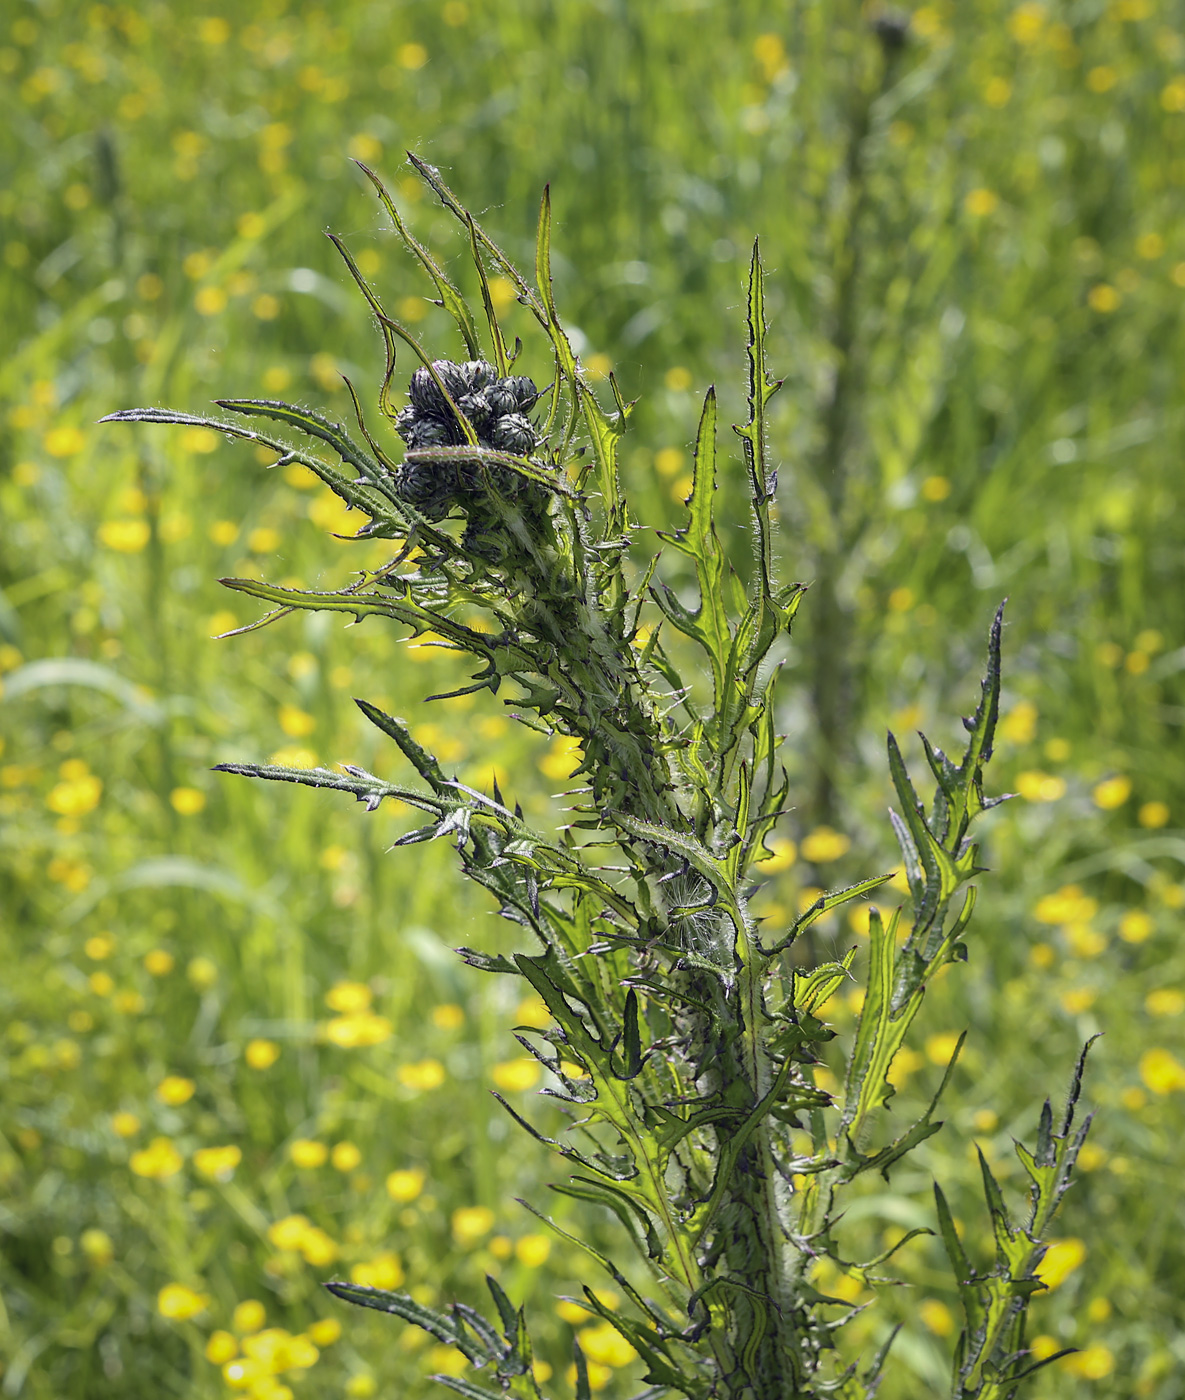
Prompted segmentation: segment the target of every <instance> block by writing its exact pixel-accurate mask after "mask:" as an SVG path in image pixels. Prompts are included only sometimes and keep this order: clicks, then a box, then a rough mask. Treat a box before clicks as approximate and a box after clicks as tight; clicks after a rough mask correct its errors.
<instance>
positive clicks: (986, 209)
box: [963, 185, 1000, 219]
mask: <svg viewBox="0 0 1185 1400" xmlns="http://www.w3.org/2000/svg"><path fill="white" fill-rule="evenodd" d="M999 206H1000V196H999V195H998V194H997V193H996V192H995V190H988V189H984V188H983V186H982V185H981V186H980V187H979V188H978V189H974V190H972V191H971V192H970V193H969V194H968V195H967V197H966V199H964V200H963V208H964V209H966V211H967V213H968V214H970V215H971V217H972V218H974V219H986V218H987V216H988V215H989V214H994V213H995V212H996V210H997V209H998V208H999Z"/></svg>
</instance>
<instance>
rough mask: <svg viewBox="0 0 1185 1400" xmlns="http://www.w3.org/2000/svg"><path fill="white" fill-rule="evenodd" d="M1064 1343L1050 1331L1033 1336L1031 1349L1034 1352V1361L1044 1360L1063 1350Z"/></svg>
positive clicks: (1030, 1344)
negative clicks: (1050, 1334) (1050, 1333)
mask: <svg viewBox="0 0 1185 1400" xmlns="http://www.w3.org/2000/svg"><path fill="white" fill-rule="evenodd" d="M1061 1349H1062V1344H1061V1343H1060V1342H1059V1341H1058V1340H1057V1339H1056V1338H1055V1337H1051V1336H1049V1335H1048V1333H1044V1332H1043V1333H1041V1334H1040V1335H1039V1336H1036V1337H1034V1338H1033V1340H1032V1341H1031V1342H1030V1343H1029V1351H1030V1352H1031V1353H1032V1357H1033V1360H1034V1361H1044V1360H1045V1358H1046V1357H1047V1356H1052V1355H1053V1354H1054V1352H1058V1351H1061Z"/></svg>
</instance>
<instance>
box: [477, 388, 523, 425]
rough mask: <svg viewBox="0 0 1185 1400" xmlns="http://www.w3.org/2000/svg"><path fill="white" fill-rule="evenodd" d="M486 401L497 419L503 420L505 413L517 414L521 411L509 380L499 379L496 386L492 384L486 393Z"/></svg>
mask: <svg viewBox="0 0 1185 1400" xmlns="http://www.w3.org/2000/svg"><path fill="white" fill-rule="evenodd" d="M485 400H486V403H488V404H489V406H490V412H491V413H492V414H493V415H494V417H495V418H501V417H502V415H503V414H504V413H517V412H518V410H519V403H518V399H517V397H516V396H515V393H514V390H513V389H512V388H511V386H510V380H508V379H499V380H498V382H497V383H496V384H491V385H490V387H489V388H488V389H487V390H486V391H485Z"/></svg>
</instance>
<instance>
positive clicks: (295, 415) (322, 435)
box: [214, 399, 399, 505]
mask: <svg viewBox="0 0 1185 1400" xmlns="http://www.w3.org/2000/svg"><path fill="white" fill-rule="evenodd" d="M214 402H215V403H216V404H217V405H218V407H219V408H225V409H227V410H228V411H229V412H231V413H241V414H243V415H244V416H247V417H250V416H255V417H259V418H274V419H275V420H276V421H277V422H279V423H289V424H291V425H292V427H294V428H299V429H300V431H301V432H302V433H307V434H308V435H309V437H314V438H318V439H319V440H320V441H321V442H325V443H328V444H329V446H330V447H332V448H333V450H334V451H335V452H336V453H337V455H338V456H339V457H340V458H341V459H342V461H343V462H349V464H350V465H351V466H352V467H354V468H355V469H356V470H357V471H358V472H360V473H361V474H362V475H363V476H364V477H365V478H366V480H367V481H368V482H369V483H370V484H371V486H373V487H374V488H375V490H376V491H381V492H382V493H383V495H384V496H385V497H386V498H387V499H388V500H389V501H391V502H393V503H395V504H396V505H398V504H399V498H398V496H396V494H395V490H394V486H393V484H392V481H391V478H390V476H389V475H388V474H387V473H386V472H384V470H383V468H382V467H381V466H380V464H379V463H378V462H377V461H375V459H374V458H373V457H372V456H371V455H370V453H369V452H365V451H363V449H362V448H360V447H359V446H358V444H357V443H356V442H354V441H353V439H352V438H351V437H350V436H349V434H348V433H347V432H346V430H345V429H344V428H343V427H342V425H341V424H340V423H334V422H331V421H330V420H329V419H328V418H326V417H324V416H323V415H322V414H320V413H317V412H316V411H315V410H313V409H311V408H297V407H296V406H295V405H294V404H290V403H283V402H281V401H280V400H279V399H215V400H214Z"/></svg>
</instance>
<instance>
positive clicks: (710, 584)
mask: <svg viewBox="0 0 1185 1400" xmlns="http://www.w3.org/2000/svg"><path fill="white" fill-rule="evenodd" d="M716 418H717V412H716V390H715V389H714V388H712V389H709V390H708V393H707V396H706V397H705V399H704V407H703V412H702V413H701V414H700V420H699V430H698V432H697V434H696V440H695V458H694V467H693V475H692V484H691V494H690V495H689V496H688V497H687V501H686V505H687V512H688V521H687V524H686V525H685V526H683V528H682V529H680V530H676V531H675V532H674V534H667V533H664V532H661V531H660V533H659V538H660V539H664V540H667V541H669V542H670V543H671V544H672V545H673V546H674V547H675V549H677V550H678V551H679V552H680V553H681V554H684V555H686V556H687V557H688V558H689V559H691V561H692V563H693V565H694V567H695V578H696V584H697V587H698V591H699V603H698V605H697V606H696V608H695V609H694V611H688V610H687V609H686V608H684V607H683V605H682V604H681V603H680V602H679V601H678V599H677V598H676V597H675V595H674V594H673V593H671V592H670V590H669V589H666V588H665V587H661V586H660V587H659V588H652V589H651V590H650V591H651V596H652V597H653V598H654V601H655V602H656V603H657V604H658V606H659V607H660V608H661V609H662V611H663V612H664V613H665V614H666V615H667V617H669V618H670V620H671V622H672V623H673V624H674V625H675V626H676V627H677V628H678V629H679V630H680V631H681V632H683V633H685V634H686V635H687V636H689V637H691V638H692V639H693V640H694V641H696V642H698V643H699V644H700V646H701V647H702V648H703V650H704V652H705V654H706V655H707V658H708V663H709V665H710V666H711V668H712V681H713V686H714V688H715V701H714V705H715V709H716V711H717V713H719V712H721V711H722V709H723V708H724V670H725V666H726V664H727V661H728V654H729V650H730V648H731V644H732V632H731V630H730V627H729V621H728V613H727V610H726V608H725V604H724V588H723V581H724V568H725V558H724V549H723V547H722V546H721V544H720V537H719V536H718V535H717V533H716V519H715V513H714V501H713V498H714V496H715V493H716Z"/></svg>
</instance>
